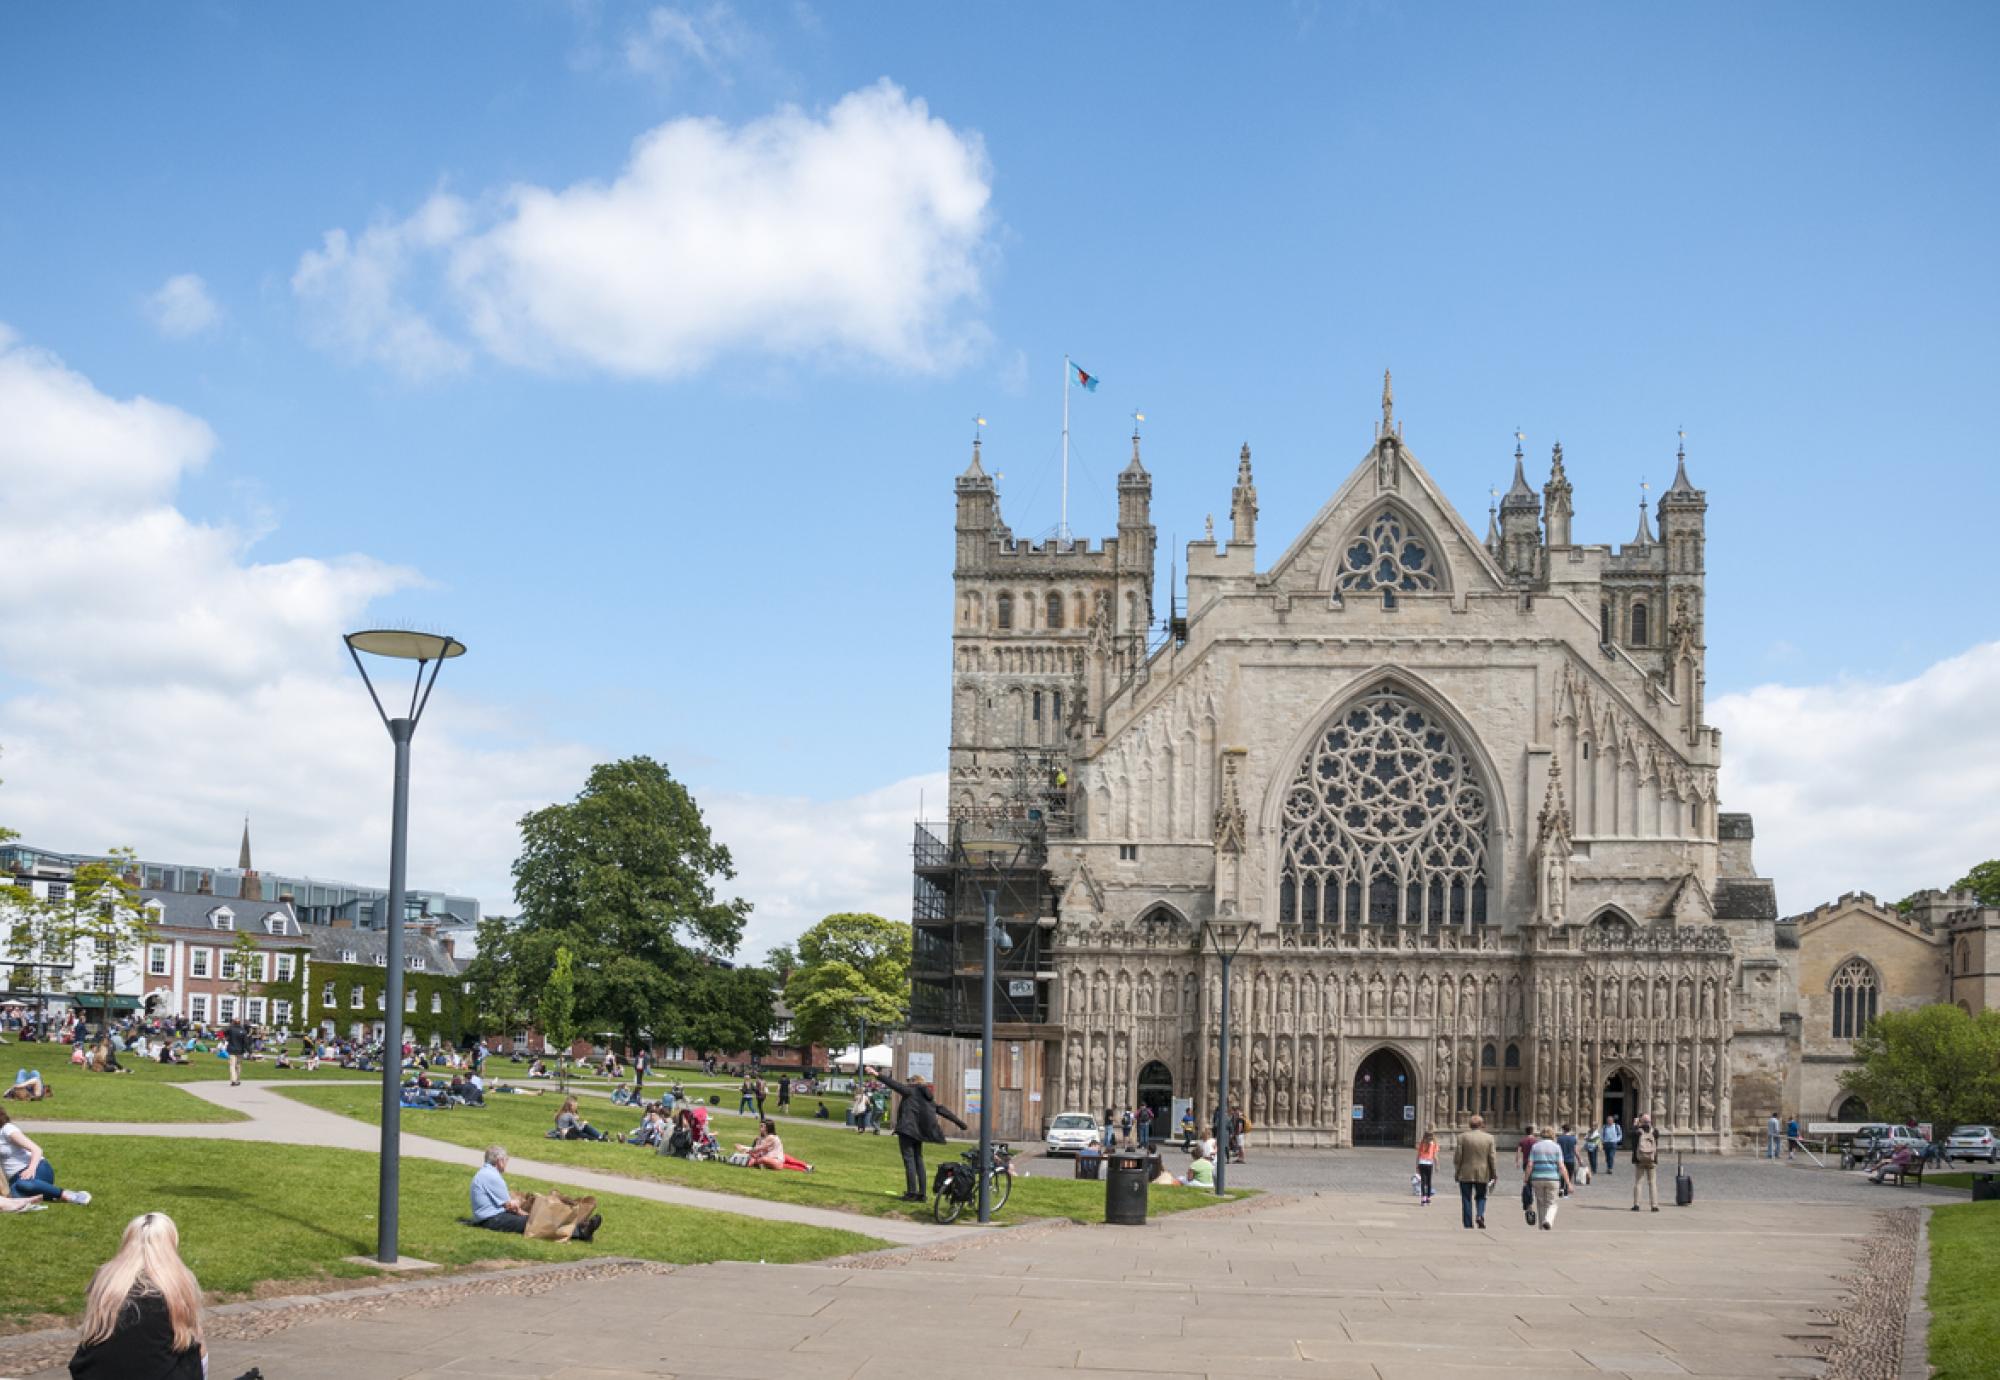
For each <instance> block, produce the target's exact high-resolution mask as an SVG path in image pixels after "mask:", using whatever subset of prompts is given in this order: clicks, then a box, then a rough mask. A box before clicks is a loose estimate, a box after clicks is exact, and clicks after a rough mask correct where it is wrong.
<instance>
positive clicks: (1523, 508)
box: [1500, 441, 1542, 581]
mask: <svg viewBox="0 0 2000 1380" xmlns="http://www.w3.org/2000/svg"><path fill="white" fill-rule="evenodd" d="M1521 460H1522V455H1521V446H1520V443H1519V442H1518V441H1517V442H1516V443H1515V445H1514V483H1513V485H1512V486H1511V487H1510V488H1509V489H1508V490H1507V493H1506V495H1505V496H1504V497H1503V498H1501V500H1500V566H1501V569H1503V570H1505V571H1506V572H1507V574H1508V575H1509V576H1511V577H1512V578H1514V579H1515V580H1519V581H1527V580H1532V579H1534V578H1535V577H1536V576H1537V575H1539V574H1540V573H1541V568H1542V500H1541V499H1540V498H1539V497H1537V496H1536V494H1535V491H1534V490H1533V489H1531V488H1529V487H1528V477H1527V475H1526V474H1525V473H1523V471H1522V469H1521Z"/></svg>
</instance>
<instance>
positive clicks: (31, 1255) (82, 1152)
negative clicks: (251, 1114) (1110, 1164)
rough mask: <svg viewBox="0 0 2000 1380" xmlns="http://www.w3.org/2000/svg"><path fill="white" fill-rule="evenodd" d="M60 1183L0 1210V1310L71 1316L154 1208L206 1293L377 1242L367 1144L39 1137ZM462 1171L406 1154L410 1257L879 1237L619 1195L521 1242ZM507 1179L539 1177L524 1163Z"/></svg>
mask: <svg viewBox="0 0 2000 1380" xmlns="http://www.w3.org/2000/svg"><path fill="white" fill-rule="evenodd" d="M38 1140H39V1141H40V1143H41V1145H42V1148H43V1149H44V1150H45V1151H47V1153H48V1156H49V1162H50V1163H51V1164H53V1165H55V1167H56V1169H57V1171H58V1173H59V1176H60V1180H61V1182H62V1183H63V1185H64V1186H65V1187H75V1188H87V1189H89V1190H90V1191H91V1192H92V1193H93V1194H94V1195H95V1201H93V1202H92V1203H91V1204H90V1206H88V1207H69V1206H61V1205H58V1206H55V1207H51V1208H49V1209H48V1210H47V1211H45V1212H34V1213H23V1214H21V1215H18V1216H11V1217H9V1218H8V1219H7V1224H6V1231H7V1237H8V1244H9V1253H10V1255H11V1256H12V1258H13V1260H14V1261H15V1263H16V1266H17V1268H14V1269H10V1270H6V1271H0V1320H3V1321H4V1322H5V1324H6V1325H8V1326H11V1327H14V1328H17V1329H18V1328H20V1327H23V1326H26V1325H29V1324H30V1323H31V1321H33V1320H34V1319H36V1318H38V1317H41V1318H46V1316H47V1315H51V1314H55V1315H64V1316H68V1315H74V1314H76V1313H77V1312H79V1311H80V1310H81V1308H82V1306H83V1294H84V1290H85V1289H86V1288H87V1287H88V1285H89V1283H90V1276H91V1273H92V1272H93V1271H94V1270H96V1268H97V1267H98V1265H100V1264H101V1263H102V1262H103V1261H104V1260H106V1259H107V1258H108V1257H109V1256H110V1255H111V1254H112V1252H113V1251H115V1250H116V1249H117V1245H118V1237H119V1234H120V1233H121V1232H122V1231H123V1230H124V1229H125V1224H126V1223H127V1222H129V1221H130V1220H131V1219H132V1218H133V1217H135V1216H137V1215H138V1214H139V1213H141V1212H146V1211H156V1212H165V1213H167V1214H168V1215H169V1216H171V1217H172V1218H173V1219H174V1221H175V1222H176V1223H177V1224H178V1225H179V1227H180V1234H181V1254H182V1256H183V1257H184V1258H185V1259H186V1260H187V1262H188V1265H189V1267H190V1268H192V1269H193V1270H194V1272H195V1275H196V1277H197V1278H199V1279H200V1280H201V1282H202V1285H203V1287H204V1288H205V1289H207V1290H208V1291H209V1293H210V1294H211V1295H212V1296H214V1295H223V1296H229V1295H240V1294H244V1293H247V1292H249V1291H251V1290H252V1289H254V1288H255V1287H256V1286H258V1285H259V1284H262V1283H263V1282H264V1281H266V1280H281V1281H286V1282H296V1283H299V1284H300V1285H301V1286H302V1287H303V1286H305V1285H309V1284H311V1283H312V1282H313V1281H317V1280H323V1279H327V1278H333V1277H354V1276H369V1275H373V1274H374V1273H375V1272H374V1271H372V1270H370V1269H368V1268H366V1267H364V1266H359V1265H353V1264H349V1263H348V1262H347V1261H346V1260H345V1259H343V1257H346V1256H350V1255H371V1254H373V1253H374V1250H375V1191H376V1163H377V1162H376V1158H375V1156H373V1155H370V1154H364V1153H361V1152H359V1151H353V1150H319V1149H306V1148H303V1147H298V1146H289V1145H286V1146H275V1145H271V1146H265V1145H253V1144H246V1143H242V1142H235V1141H181V1142H169V1141H155V1140H146V1139H141V1138H138V1137H132V1138H124V1137H104V1136H64V1135H49V1136H42V1137H38ZM470 1177H471V1175H470V1171H468V1170H465V1169H460V1168H457V1167H455V1166H453V1165H446V1164H436V1163H432V1162H430V1161H427V1160H416V1159H406V1160H404V1161H403V1170H402V1195H401V1200H400V1201H401V1223H400V1227H401V1242H400V1249H401V1251H402V1252H403V1253H404V1254H406V1255H413V1256H416V1257H418V1258H420V1259H423V1260H430V1261H436V1262H437V1263H439V1264H443V1265H468V1264H471V1263H473V1262H475V1261H484V1260H571V1259H575V1258H577V1257H580V1256H591V1255H630V1256H639V1257H641V1258H644V1259H647V1260H664V1261H670V1262H674V1263H679V1264H685V1263H694V1262H699V1261H708V1260H769V1261H787V1262H789V1261H800V1260H820V1259H824V1258H826V1257H828V1256H834V1255H845V1254H847V1253H849V1252H851V1251H864V1250H872V1249H875V1248H877V1247H880V1246H881V1245H882V1244H883V1243H882V1242H880V1241H877V1240H875V1239H873V1238H871V1237H867V1236H864V1235H860V1234H858V1233H855V1232H845V1231H828V1230H825V1229H823V1228H819V1227H803V1226H799V1225H796V1224H794V1223H790V1222H763V1221H758V1220H756V1219H753V1218H748V1217H737V1216H734V1215H731V1214H728V1213H716V1212H701V1211H697V1210H695V1209H692V1208H682V1207H673V1206H669V1205H667V1204H664V1203H654V1202H648V1201H646V1200H644V1199H638V1198H627V1197H623V1196H620V1195H602V1194H600V1195H599V1197H598V1211H600V1212H602V1213H603V1214H604V1226H603V1228H602V1229H601V1230H600V1231H599V1233H598V1236H597V1239H596V1241H594V1242H592V1243H591V1244H590V1245H587V1246H586V1245H580V1244H572V1243H566V1242H565V1243H557V1242H551V1241H529V1240H527V1239H525V1238H523V1237H519V1236H506V1235H502V1234H500V1233H498V1232H488V1231H477V1230H475V1229H473V1228H471V1227H467V1226H461V1225H459V1223H458V1221H457V1219H458V1218H460V1217H463V1216H464V1215H465V1214H466V1212H467V1210H468V1209H467V1201H466V1192H467V1184H468V1182H469V1180H470ZM508 1184H509V1186H510V1187H512V1188H514V1189H516V1190H533V1191H538V1190H541V1189H544V1188H547V1187H548V1185H547V1184H546V1183H541V1182H537V1181H535V1180H532V1179H529V1178H526V1177H525V1176H520V1175H510V1176H509V1178H508Z"/></svg>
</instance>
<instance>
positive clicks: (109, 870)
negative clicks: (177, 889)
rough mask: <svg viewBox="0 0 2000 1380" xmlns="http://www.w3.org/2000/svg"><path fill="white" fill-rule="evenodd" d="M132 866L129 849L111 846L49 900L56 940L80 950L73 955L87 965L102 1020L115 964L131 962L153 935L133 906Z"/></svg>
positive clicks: (145, 916) (145, 914)
mask: <svg viewBox="0 0 2000 1380" xmlns="http://www.w3.org/2000/svg"><path fill="white" fill-rule="evenodd" d="M137 866H138V855H137V854H136V853H134V852H133V851H132V850H131V849H129V848H114V849H112V850H111V854H110V856H109V858H107V859H105V860H104V861H100V862H87V863H84V864H83V865H82V866H81V867H78V868H77V869H76V872H75V875H74V876H72V877H71V879H70V885H69V894H68V895H67V896H65V897H64V898H63V900H61V901H60V902H57V903H55V906H56V913H57V915H58V917H59V918H58V920H57V921H56V925H55V934H56V937H57V939H58V941H59V944H60V946H61V947H62V948H63V949H66V950H68V951H70V952H71V953H72V954H77V951H79V950H81V953H80V954H77V956H78V957H81V958H82V959H83V960H84V961H86V962H87V963H89V965H90V968H89V971H90V972H91V975H92V979H93V980H92V983H91V990H93V991H95V992H96V993H97V997H98V1009H99V1010H100V1011H102V1012H103V1013H104V1016H105V1019H107V1020H108V1019H109V1018H110V1014H111V996H112V993H113V992H114V991H115V990H116V988H117V985H118V968H119V965H120V964H124V963H136V962H137V960H138V955H139V952H140V950H141V948H142V947H143V946H144V945H145V943H146V941H147V940H148V939H149V938H151V937H152V934H153V916H152V913H151V912H150V911H148V910H146V908H145V907H143V906H141V905H140V904H139V888H138V887H137V886H135V885H134V884H133V883H132V882H131V881H130V880H129V878H128V876H127V874H128V873H132V872H134V871H136V869H137Z"/></svg>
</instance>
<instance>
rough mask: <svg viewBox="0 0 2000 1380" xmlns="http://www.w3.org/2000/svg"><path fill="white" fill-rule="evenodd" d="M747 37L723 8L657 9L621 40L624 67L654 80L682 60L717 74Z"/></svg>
mask: <svg viewBox="0 0 2000 1380" xmlns="http://www.w3.org/2000/svg"><path fill="white" fill-rule="evenodd" d="M748 37H749V35H748V31H747V30H745V29H744V27H743V25H742V24H741V23H740V22H739V21H738V20H737V18H736V14H735V12H734V11H733V10H731V9H730V8H729V6H727V5H720V4H718V5H710V6H709V7H708V8H707V9H704V10H699V11H695V10H679V9H673V8H671V7H669V6H666V5H659V6H656V7H654V8H653V9H652V10H650V11H648V12H647V14H646V18H645V21H644V22H643V23H641V24H640V25H639V26H638V27H637V28H635V29H633V30H632V31H631V32H630V33H628V34H627V35H626V36H625V42H624V45H623V47H624V52H625V64H626V66H628V67H630V68H631V69H632V70H633V71H635V72H643V73H645V74H646V75H648V76H655V77H657V76H665V75H668V74H669V73H671V72H672V71H674V69H675V68H677V67H678V66H679V65H680V63H681V62H682V61H684V60H686V61H693V62H696V63H699V64H700V65H701V66H702V67H705V68H707V69H708V70H709V71H710V72H712V73H720V72H721V70H722V68H723V66H724V64H725V63H727V62H728V61H729V60H730V59H732V58H734V57H735V56H736V55H737V54H738V53H740V52H741V51H742V50H743V48H744V46H745V44H746V43H747V41H748Z"/></svg>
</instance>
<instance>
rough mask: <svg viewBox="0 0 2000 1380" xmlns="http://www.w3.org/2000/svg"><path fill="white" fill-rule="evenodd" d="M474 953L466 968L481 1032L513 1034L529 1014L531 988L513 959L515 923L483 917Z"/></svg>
mask: <svg viewBox="0 0 2000 1380" xmlns="http://www.w3.org/2000/svg"><path fill="white" fill-rule="evenodd" d="M473 944H474V948H475V951H474V953H473V956H472V957H471V958H470V959H469V960H467V962H466V965H465V981H467V982H469V983H471V984H472V997H473V1002H474V1010H475V1011H476V1013H477V1024H478V1026H479V1028H480V1030H481V1031H482V1032H487V1033H494V1034H499V1033H502V1032H505V1033H512V1032H513V1031H514V1030H516V1029H518V1028H519V1027H520V1025H521V1022H522V1018H523V1017H525V1016H527V1015H528V1014H529V1012H530V1007H531V1006H532V1003H531V1002H530V1001H529V999H528V997H529V989H528V986H527V983H526V982H525V980H524V974H523V973H522V970H521V967H520V965H519V964H518V963H517V962H516V961H515V957H514V948H515V943H514V922H513V921H511V920H509V919H508V918H507V917H506V916H504V915H488V916H483V917H481V919H480V921H479V929H478V930H477V931H476V932H475V935H474V938H473Z"/></svg>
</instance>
